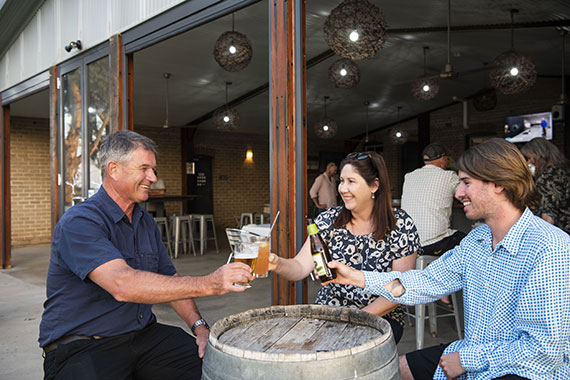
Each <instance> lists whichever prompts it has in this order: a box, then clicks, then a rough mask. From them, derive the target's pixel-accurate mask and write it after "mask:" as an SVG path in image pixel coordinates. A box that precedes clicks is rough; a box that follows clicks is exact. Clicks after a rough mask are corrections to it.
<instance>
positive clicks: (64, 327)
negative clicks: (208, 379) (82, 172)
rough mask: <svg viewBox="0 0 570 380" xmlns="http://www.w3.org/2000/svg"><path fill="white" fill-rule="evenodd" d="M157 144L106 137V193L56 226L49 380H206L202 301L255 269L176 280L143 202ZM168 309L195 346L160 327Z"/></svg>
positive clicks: (46, 338)
mask: <svg viewBox="0 0 570 380" xmlns="http://www.w3.org/2000/svg"><path fill="white" fill-rule="evenodd" d="M156 152H157V149H156V145H155V143H154V142H153V141H152V140H150V139H148V138H146V137H144V136H141V135H139V134H138V133H135V132H130V131H119V132H115V133H113V134H111V135H109V136H107V138H106V139H104V140H103V141H102V143H101V146H100V151H99V157H100V162H101V169H102V170H101V175H102V178H103V186H102V187H101V189H100V190H99V191H98V192H97V193H96V194H95V195H94V196H93V197H91V198H89V199H88V200H86V201H85V202H83V203H80V204H78V205H76V206H74V207H72V208H71V209H69V210H68V211H67V212H66V213H65V214H64V215H63V217H62V218H61V220H60V221H59V223H58V224H57V226H56V229H55V232H54V236H53V241H52V252H51V260H50V266H49V270H48V276H47V300H46V302H45V304H44V308H45V310H44V313H43V316H42V321H41V324H40V338H39V342H40V346H41V347H43V349H44V355H45V360H44V372H45V379H134V378H136V379H199V378H200V376H201V366H202V362H201V358H202V357H203V355H204V350H205V348H206V343H207V340H208V334H209V329H208V325H207V323H206V322H205V321H204V320H203V319H202V318H201V316H200V313H199V311H198V309H197V307H196V305H195V303H194V301H193V298H195V297H202V296H209V295H220V294H224V293H227V292H229V291H243V290H244V289H245V288H244V287H237V286H234V285H233V283H234V282H245V281H249V280H251V274H250V271H249V267H247V266H246V265H244V264H240V263H232V264H227V265H224V266H222V267H220V268H219V269H217V270H216V271H214V272H212V273H210V274H209V275H206V276H200V277H190V276H178V275H177V274H176V270H175V268H174V266H173V265H172V262H171V261H170V259H169V257H168V255H167V253H166V250H165V247H164V244H163V243H162V240H161V237H160V232H159V230H158V228H157V226H156V224H155V222H154V220H153V219H152V217H151V216H150V215H149V214H148V213H147V212H146V211H145V210H143V209H142V208H141V207H140V206H139V205H138V202H141V201H144V200H146V199H147V198H148V191H149V188H150V185H151V184H152V183H154V182H156V174H155V167H156V159H155V154H156ZM162 302H170V304H171V306H172V308H173V309H174V310H175V311H176V312H177V313H178V315H180V317H181V318H182V319H183V320H184V321H185V322H186V324H187V325H188V326H190V328H191V330H192V332H193V333H194V334H195V335H196V338H194V337H192V336H191V335H189V334H187V333H186V332H185V331H184V330H182V329H180V328H178V327H173V326H167V325H162V324H159V323H157V322H156V317H155V316H154V314H153V313H152V309H151V307H152V306H151V305H152V304H155V303H162Z"/></svg>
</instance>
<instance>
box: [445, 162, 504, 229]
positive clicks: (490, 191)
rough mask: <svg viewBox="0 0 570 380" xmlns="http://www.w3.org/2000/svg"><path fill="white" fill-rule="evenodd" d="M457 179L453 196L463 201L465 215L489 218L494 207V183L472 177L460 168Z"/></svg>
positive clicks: (474, 218) (469, 217) (472, 217)
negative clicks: (457, 183) (457, 184)
mask: <svg viewBox="0 0 570 380" xmlns="http://www.w3.org/2000/svg"><path fill="white" fill-rule="evenodd" d="M459 179H460V180H461V182H460V183H459V186H458V187H457V190H456V191H455V197H456V198H457V199H459V200H461V202H463V211H465V216H466V217H467V218H468V219H471V220H476V219H487V218H489V216H490V215H492V214H493V210H494V209H495V202H496V197H495V195H496V193H495V191H494V190H495V185H494V184H493V183H490V182H483V181H480V180H478V179H475V178H472V177H471V176H469V175H468V174H467V173H465V172H462V171H461V170H460V171H459Z"/></svg>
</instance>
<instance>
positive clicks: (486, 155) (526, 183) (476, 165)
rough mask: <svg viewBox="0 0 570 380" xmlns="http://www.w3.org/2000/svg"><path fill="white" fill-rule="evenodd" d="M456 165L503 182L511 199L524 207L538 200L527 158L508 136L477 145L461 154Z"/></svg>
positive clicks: (483, 178)
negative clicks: (504, 138)
mask: <svg viewBox="0 0 570 380" xmlns="http://www.w3.org/2000/svg"><path fill="white" fill-rule="evenodd" d="M455 167H456V168H457V169H458V170H461V171H462V172H465V173H467V174H468V175H469V176H471V177H473V178H475V179H478V180H480V181H483V182H490V183H494V184H495V185H498V186H502V187H503V188H504V193H505V196H506V198H507V199H508V200H509V202H511V203H512V204H513V206H515V207H516V208H518V209H519V210H521V211H524V209H525V208H526V207H527V206H528V207H531V206H534V204H535V202H536V191H535V187H534V182H533V180H532V175H531V173H530V170H529V168H528V165H527V163H526V160H525V158H524V156H523V155H522V154H521V152H520V151H519V150H518V148H517V147H516V146H515V145H514V144H512V143H510V142H508V141H506V140H503V139H500V138H493V139H490V140H487V141H485V142H484V143H482V144H479V145H475V146H474V147H472V148H470V149H469V150H467V151H466V152H465V153H463V154H462V155H461V157H459V159H458V160H457V162H456V163H455Z"/></svg>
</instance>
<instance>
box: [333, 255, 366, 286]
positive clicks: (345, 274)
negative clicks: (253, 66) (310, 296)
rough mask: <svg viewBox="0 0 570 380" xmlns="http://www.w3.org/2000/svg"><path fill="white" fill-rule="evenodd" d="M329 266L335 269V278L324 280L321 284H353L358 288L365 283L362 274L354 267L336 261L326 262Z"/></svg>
mask: <svg viewBox="0 0 570 380" xmlns="http://www.w3.org/2000/svg"><path fill="white" fill-rule="evenodd" d="M328 266H329V268H331V269H335V270H336V278H335V279H334V280H331V281H327V282H324V283H323V285H328V284H331V283H333V284H341V285H355V286H358V287H359V288H364V287H365V286H366V283H365V281H364V274H363V273H362V272H361V271H359V270H356V269H354V268H351V267H349V266H348V265H344V264H341V263H339V262H338V261H331V262H329V263H328Z"/></svg>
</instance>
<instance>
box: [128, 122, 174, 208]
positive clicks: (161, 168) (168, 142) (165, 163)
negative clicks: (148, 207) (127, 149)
mask: <svg viewBox="0 0 570 380" xmlns="http://www.w3.org/2000/svg"><path fill="white" fill-rule="evenodd" d="M134 129H135V132H137V133H140V134H141V135H144V136H146V137H148V138H150V139H152V140H154V142H155V143H156V144H157V145H158V156H157V158H156V170H157V172H158V177H159V178H160V179H162V180H163V181H164V186H165V187H166V194H167V195H180V194H182V175H181V170H182V163H181V162H182V159H181V145H180V129H179V128H167V129H164V128H157V127H146V126H142V125H136V126H135V128H134ZM164 207H165V210H166V213H167V214H172V213H177V214H178V213H180V211H179V209H180V206H179V204H178V203H176V202H166V204H165V205H164Z"/></svg>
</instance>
